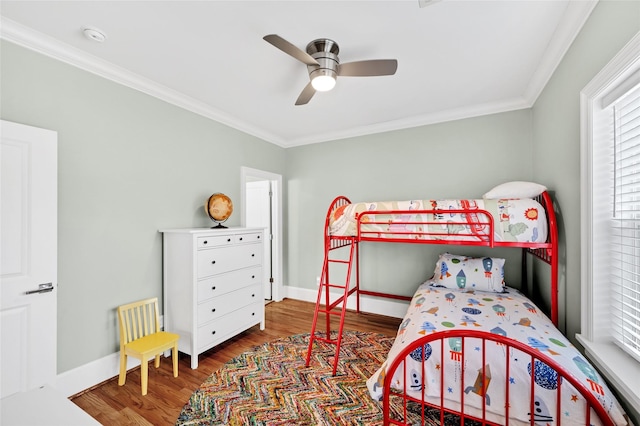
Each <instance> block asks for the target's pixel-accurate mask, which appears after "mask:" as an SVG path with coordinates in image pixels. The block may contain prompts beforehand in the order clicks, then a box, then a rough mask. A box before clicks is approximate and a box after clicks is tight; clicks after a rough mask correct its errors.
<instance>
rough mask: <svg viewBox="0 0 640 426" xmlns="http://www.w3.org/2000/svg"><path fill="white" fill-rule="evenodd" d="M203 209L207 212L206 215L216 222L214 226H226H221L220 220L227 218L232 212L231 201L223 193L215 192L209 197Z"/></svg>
mask: <svg viewBox="0 0 640 426" xmlns="http://www.w3.org/2000/svg"><path fill="white" fill-rule="evenodd" d="M204 209H205V211H206V212H207V216H209V218H210V219H211V220H213V221H214V222H217V223H218V225H217V226H214V228H226V226H222V222H224V221H225V220H227V219H229V216H231V213H233V202H232V201H231V198H229V197H228V196H226V195H225V194H222V193H219V192H216V193H215V194H213V195H211V196H210V197H209V199H208V200H207V202H206V204H205V205H204Z"/></svg>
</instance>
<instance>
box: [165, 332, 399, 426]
mask: <svg viewBox="0 0 640 426" xmlns="http://www.w3.org/2000/svg"><path fill="white" fill-rule="evenodd" d="M393 341H394V337H388V336H385V335H381V334H376V333H365V332H353V331H345V332H344V334H343V337H342V348H341V351H340V359H339V363H338V370H337V374H336V376H335V377H334V376H333V375H332V369H333V357H334V353H335V345H330V344H326V343H324V342H320V341H317V344H316V346H314V349H313V352H312V359H311V363H310V365H309V367H305V359H306V355H307V348H308V345H309V334H308V333H307V334H299V335H294V336H291V337H288V338H284V339H279V340H276V341H273V342H269V343H265V344H263V345H262V346H258V347H256V348H255V349H254V350H253V351H250V352H245V353H243V354H241V355H239V356H238V357H236V358H234V359H232V360H231V361H229V362H228V363H226V364H225V365H224V366H223V368H222V369H220V370H218V371H216V372H214V373H213V374H212V375H211V376H210V377H209V378H208V379H207V380H206V381H205V382H204V383H203V384H202V386H200V388H199V389H198V390H197V391H196V392H195V393H194V394H193V395H192V396H191V398H190V399H189V402H188V403H187V404H186V405H185V406H184V408H183V410H182V412H181V413H180V416H179V417H178V421H177V423H176V425H180V426H186V425H227V424H228V425H345V424H348V425H376V424H382V405H381V403H379V402H377V401H374V400H373V399H371V397H370V396H369V392H368V390H367V387H366V384H365V381H366V379H367V378H368V377H369V376H370V375H372V374H373V373H374V372H375V371H376V370H377V369H378V367H379V366H380V365H382V363H383V362H384V360H385V358H386V356H387V353H388V352H389V349H390V348H391V345H392V344H393Z"/></svg>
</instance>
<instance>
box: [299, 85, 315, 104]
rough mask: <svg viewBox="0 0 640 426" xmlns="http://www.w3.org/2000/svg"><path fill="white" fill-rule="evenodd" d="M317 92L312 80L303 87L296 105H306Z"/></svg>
mask: <svg viewBox="0 0 640 426" xmlns="http://www.w3.org/2000/svg"><path fill="white" fill-rule="evenodd" d="M315 94H316V89H314V88H313V86H312V85H311V82H309V83H308V84H307V85H306V86H304V89H302V92H301V93H300V96H298V99H297V100H296V105H305V104H307V103H309V101H310V100H311V98H313V95H315Z"/></svg>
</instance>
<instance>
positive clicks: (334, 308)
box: [306, 192, 612, 425]
mask: <svg viewBox="0 0 640 426" xmlns="http://www.w3.org/2000/svg"><path fill="white" fill-rule="evenodd" d="M536 200H537V201H538V202H539V203H540V204H541V205H542V206H543V207H544V210H545V213H546V218H547V223H548V237H547V241H546V242H540V243H529V242H502V241H495V240H494V231H493V230H494V221H493V217H492V216H491V214H490V213H489V212H487V211H486V210H481V209H477V208H475V207H473V206H471V205H469V208H468V209H460V210H447V212H448V213H463V214H464V215H465V216H463V217H467V218H468V220H469V222H465V223H459V224H460V225H472V226H474V227H476V228H477V229H482V232H479V233H476V234H474V235H460V236H455V237H452V236H450V235H447V236H446V239H442V237H443V235H441V234H440V235H439V234H434V233H430V232H428V231H402V232H399V231H398V230H397V228H395V229H394V230H393V231H388V233H385V232H379V231H375V232H367V231H365V230H362V229H361V228H362V227H361V224H362V223H363V222H366V223H368V224H385V223H387V222H386V221H384V220H383V219H380V218H378V216H379V215H388V214H394V215H398V217H400V216H402V215H404V216H403V217H405V218H409V219H405V220H406V221H396V220H394V222H393V223H394V224H395V225H430V224H438V222H436V221H431V222H430V221H424V220H421V221H419V222H416V221H415V219H412V218H415V217H416V216H418V215H420V214H441V213H442V212H443V211H442V210H411V211H408V210H393V211H367V212H363V213H361V214H360V215H359V216H358V217H357V222H358V223H357V234H356V235H355V236H334V235H331V233H330V231H329V229H330V228H329V227H330V220H331V217H332V214H333V213H334V211H335V210H336V209H339V208H341V207H343V206H346V205H347V204H350V203H351V202H350V200H349V199H348V198H346V197H344V196H339V197H337V198H335V199H334V200H333V202H332V203H331V205H330V207H329V210H328V212H327V217H326V221H325V229H324V261H323V267H322V274H321V278H320V283H319V284H320V285H319V289H318V297H317V300H316V306H315V312H314V317H313V323H312V328H311V335H310V339H309V348H308V351H307V358H306V365H307V366H308V365H309V362H310V360H311V352H312V350H313V342H314V341H315V340H320V341H324V342H327V343H331V344H335V345H336V354H335V357H334V365H333V374H334V375H335V374H336V370H337V366H338V359H339V355H340V344H341V341H342V332H343V327H344V318H345V312H346V309H347V298H348V297H349V296H350V295H352V294H355V297H356V312H360V296H361V295H367V296H375V297H382V298H390V299H396V300H406V301H409V300H411V296H402V295H397V294H391V293H381V292H375V291H369V290H366V289H362V288H360V265H359V254H358V246H359V243H362V242H386V243H389V242H392V243H408V244H441V245H461V246H482V247H491V248H493V247H513V248H521V249H523V255H522V262H523V266H522V271H523V277H524V276H525V274H526V271H527V267H526V260H527V253H529V254H532V255H533V256H535V257H537V258H539V259H541V260H542V261H544V262H546V263H548V264H549V265H550V269H551V284H550V285H551V313H550V316H551V320H552V321H553V323H554V324H555V325H556V326H557V325H558V227H557V222H556V217H555V212H554V209H553V202H552V200H551V197H550V195H549V194H548V193H547V192H543V193H542V194H540V195H539V196H538V197H536ZM421 217H426V216H425V215H421ZM416 229H417V227H416ZM420 229H428V226H422V227H420ZM434 238H435V239H434ZM438 238H440V239H438ZM454 238H455V239H454ZM340 249H342V250H340ZM345 252H348V255H345ZM337 253H341V254H342V256H339V255H337ZM338 264H341V265H342V266H341V268H342V269H343V270H346V273H344V274H341V275H345V278H344V279H343V280H341V281H340V282H335V281H331V280H330V277H331V275H330V273H329V272H330V269H331V267H332V266H335V265H338ZM354 266H355V284H354V285H351V283H350V280H351V275H352V269H353V267H354ZM335 290H338V294H340V293H342V294H341V295H340V296H339V297H338V298H337V299H336V300H334V301H331V298H330V291H335ZM333 297H335V296H333ZM321 314H324V315H325V330H324V333H322V332H321V333H320V334H319V333H318V331H317V327H318V317H319V316H320V315H321ZM332 316H334V317H336V316H337V317H339V327H338V330H336V331H337V333H336V332H334V333H333V334H332V332H331V317H332ZM451 333H453V334H456V333H458V334H456V335H459V336H460V337H464V336H467V337H469V336H470V334H469V333H468V332H465V333H462V332H461V331H455V330H452V331H447V332H439V333H433V334H432V335H430V336H425V337H424V338H422V339H420V340H419V341H416V342H414V343H413V344H411V345H410V346H409V347H407V348H406V349H405V350H404V351H403V354H404V355H405V356H408V354H409V353H411V352H412V351H413V350H415V349H416V348H421V347H422V346H423V345H424V344H425V343H427V342H428V341H432V340H437V339H443V338H448V337H453V336H452V335H451ZM472 335H473V336H476V335H477V336H478V337H481V338H483V339H485V340H493V341H496V340H497V341H499V342H500V343H503V344H505V345H508V346H512V347H515V348H517V349H519V350H522V351H523V352H525V353H527V354H529V355H530V356H531V357H532V359H538V360H541V361H543V362H544V363H546V364H547V365H549V366H550V367H552V368H554V369H556V371H557V372H558V374H559V377H564V378H565V379H566V380H567V381H569V382H570V383H572V384H573V385H574V386H575V388H576V389H577V390H578V391H579V392H581V393H583V396H584V398H585V400H586V401H587V405H588V407H587V408H586V409H587V411H588V416H587V419H589V416H591V413H592V411H591V410H593V413H594V414H595V415H596V416H598V417H600V418H601V419H602V422H603V424H612V422H611V420H610V419H609V417H608V415H607V414H606V411H605V410H604V409H603V408H602V405H601V404H600V403H598V401H597V399H595V397H594V396H593V395H592V394H591V393H590V392H589V391H588V390H587V389H585V388H584V385H582V384H581V383H579V382H578V381H577V380H575V379H574V378H573V376H571V375H570V373H567V372H565V370H564V369H563V368H562V366H560V365H558V364H557V363H556V362H555V361H554V360H552V359H549V358H548V357H547V356H545V355H544V354H541V353H539V352H537V351H535V350H534V349H532V348H531V347H528V346H526V345H523V344H521V343H519V342H517V341H515V340H512V339H509V338H506V337H502V336H498V335H495V334H492V333H486V332H485V333H483V332H473V333H472ZM442 347H444V345H443V346H442ZM402 359H404V358H402V357H398V358H397V359H396V360H395V361H394V362H393V363H392V365H390V369H388V371H387V379H386V380H385V385H384V386H385V387H384V398H383V405H384V424H407V423H405V422H406V421H408V420H407V419H406V418H405V419H403V420H400V421H399V420H394V419H392V418H390V416H389V414H390V412H389V398H390V397H391V398H400V399H401V400H402V401H404V404H405V406H406V404H407V403H408V402H409V401H411V403H412V404H421V405H422V406H423V407H427V406H429V407H430V408H434V407H433V406H430V405H429V404H428V403H427V402H425V401H420V400H416V399H415V398H409V397H408V396H406V394H405V393H403V392H398V391H392V390H390V389H391V388H390V386H389V383H387V381H389V379H390V378H391V377H393V373H394V372H395V368H398V367H399V366H402V365H404V363H402ZM400 368H402V367H400ZM506 368H509V367H508V366H506ZM391 369H393V371H392V370H391ZM423 377H424V374H423ZM507 377H508V376H507ZM559 388H560V387H559ZM531 404H532V405H531V407H532V411H531V412H532V413H533V412H534V411H533V404H534V401H533V400H532V401H531ZM558 406H560V404H558ZM436 409H437V407H436ZM440 410H441V411H440V412H441V416H444V415H445V413H448V414H456V415H458V416H459V418H460V424H461V425H462V424H464V420H465V419H467V420H468V419H472V420H476V421H479V422H480V423H481V424H492V423H490V422H487V421H486V420H483V419H482V418H477V417H471V416H469V415H467V414H465V413H464V408H463V410H462V411H463V412H462V413H453V412H451V410H445V409H440ZM405 411H406V410H405ZM507 417H508V416H507ZM442 419H443V421H444V417H442ZM531 424H532V425H533V424H534V419H533V416H532V418H531ZM587 424H589V423H587Z"/></svg>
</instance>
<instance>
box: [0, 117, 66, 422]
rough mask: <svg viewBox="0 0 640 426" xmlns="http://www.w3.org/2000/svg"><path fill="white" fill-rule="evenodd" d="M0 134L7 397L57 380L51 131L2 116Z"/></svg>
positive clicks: (0, 313)
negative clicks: (5, 119) (3, 119)
mask: <svg viewBox="0 0 640 426" xmlns="http://www.w3.org/2000/svg"><path fill="white" fill-rule="evenodd" d="M0 132H1V135H2V145H1V151H0V160H1V161H0V177H1V181H0V195H1V197H0V205H1V207H0V218H1V219H0V240H1V241H2V243H1V246H0V258H1V263H0V291H1V296H2V298H1V302H0V324H1V330H0V335H1V341H0V344H1V346H0V366H1V368H2V370H1V371H2V382H1V386H0V389H1V397H2V398H5V397H7V396H9V395H13V394H16V393H18V392H24V391H28V390H32V389H35V388H37V387H40V386H43V385H45V384H55V379H56V338H57V336H56V315H57V313H56V309H57V302H56V298H57V289H56V288H57V134H56V132H53V131H50V130H44V129H38V128H34V127H29V126H24V125H21V124H16V123H10V122H7V121H1V122H0ZM35 409H36V410H37V409H38V408H35Z"/></svg>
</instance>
